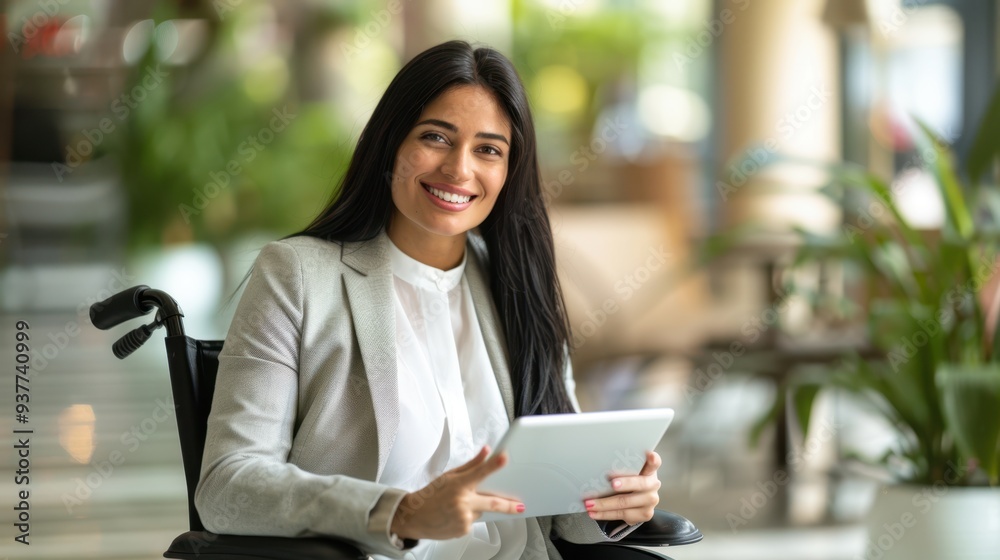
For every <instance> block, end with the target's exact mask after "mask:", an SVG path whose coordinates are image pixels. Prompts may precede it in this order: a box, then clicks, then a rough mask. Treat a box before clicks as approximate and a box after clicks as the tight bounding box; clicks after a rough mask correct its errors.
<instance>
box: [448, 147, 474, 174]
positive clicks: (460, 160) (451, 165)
mask: <svg viewBox="0 0 1000 560" xmlns="http://www.w3.org/2000/svg"><path fill="white" fill-rule="evenodd" d="M470 157H471V156H470V154H469V153H468V152H467V150H465V149H464V148H458V147H457V148H455V149H454V150H452V151H451V152H449V154H448V155H447V157H445V159H444V161H443V162H441V172H442V173H444V174H445V175H447V176H448V177H451V178H452V179H455V180H456V181H464V180H466V179H468V178H469V175H470V174H471V172H472V171H471V165H472V162H471V161H470Z"/></svg>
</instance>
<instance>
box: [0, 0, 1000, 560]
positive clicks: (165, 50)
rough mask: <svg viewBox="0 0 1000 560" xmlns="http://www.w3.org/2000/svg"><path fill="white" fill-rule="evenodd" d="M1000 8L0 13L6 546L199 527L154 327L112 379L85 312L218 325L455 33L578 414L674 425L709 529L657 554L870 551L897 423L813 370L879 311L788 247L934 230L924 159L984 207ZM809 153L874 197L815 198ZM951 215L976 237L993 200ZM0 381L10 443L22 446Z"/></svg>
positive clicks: (932, 194) (673, 471)
mask: <svg viewBox="0 0 1000 560" xmlns="http://www.w3.org/2000/svg"><path fill="white" fill-rule="evenodd" d="M998 4H1000V3H998V2H996V1H994V0H867V1H865V0H794V1H792V0H496V1H490V2H473V1H471V0H392V1H390V2H385V1H382V0H361V1H342V0H303V1H291V0H289V1H279V0H270V1H268V0H161V1H153V0H148V1H147V0H129V1H126V0H7V1H5V2H0V6H2V10H0V23H2V25H3V32H4V37H5V40H4V41H3V50H2V60H0V84H2V87H0V203H2V206H3V212H2V214H0V220H2V226H0V265H2V269H0V332H2V333H3V335H2V338H3V342H2V343H0V356H2V358H0V362H3V363H5V364H8V365H9V364H11V363H12V362H14V361H15V357H14V354H15V353H14V347H15V346H14V345H15V331H16V326H15V325H16V323H17V321H21V320H23V321H26V322H28V323H29V324H30V332H31V333H32V341H33V344H34V345H33V354H32V358H31V364H30V365H31V366H32V369H31V382H30V383H31V397H32V400H31V403H32V406H31V417H30V418H31V419H30V427H31V428H32V429H34V435H33V436H32V447H31V497H32V502H31V504H32V510H31V520H32V522H33V525H32V527H31V529H32V531H31V536H30V539H31V543H32V545H31V546H30V548H29V547H25V546H23V545H20V544H18V543H16V542H14V536H15V534H16V533H15V529H14V528H13V527H12V524H11V523H9V522H7V521H5V522H4V523H3V526H4V527H5V529H4V530H3V541H2V543H0V556H4V557H9V558H32V559H65V558H104V559H111V558H114V559H152V558H158V557H160V555H161V553H162V551H163V550H165V549H166V546H167V545H168V544H169V542H170V540H171V539H172V538H173V537H174V536H176V535H177V534H178V533H180V532H182V531H184V530H186V523H187V517H186V509H185V508H186V501H185V491H184V478H183V473H182V470H181V462H180V450H179V445H178V442H177V431H176V424H175V419H174V417H173V414H172V408H171V407H170V403H171V402H172V401H171V400H170V387H169V380H168V376H167V370H166V359H165V354H164V350H163V346H162V343H161V342H160V341H159V338H158V337H159V336H160V335H159V333H158V334H157V335H154V340H153V341H152V342H151V343H149V344H147V345H146V346H145V347H143V348H142V349H140V350H139V351H138V352H136V353H135V354H134V355H133V356H131V357H130V358H129V359H128V360H124V361H119V360H117V359H115V358H114V356H113V355H112V354H111V350H110V345H111V343H112V342H114V341H115V340H116V339H117V338H118V337H119V336H121V335H122V334H124V333H125V332H127V330H129V329H130V328H132V327H134V326H135V325H128V326H122V327H121V328H118V329H114V330H112V331H110V332H104V331H99V330H97V329H96V328H94V327H93V325H91V323H90V320H89V317H88V314H87V313H88V307H89V305H90V304H92V303H94V302H96V301H99V300H102V299H104V298H106V297H108V296H109V295H110V294H112V293H115V292H117V291H119V290H121V289H123V288H125V287H129V286H132V285H136V284H147V285H150V286H153V287H156V288H159V289H162V290H164V291H166V292H167V293H169V294H171V295H172V296H173V297H174V298H175V299H176V300H177V301H178V302H179V303H180V305H181V306H182V308H183V310H184V312H185V324H186V326H187V332H188V334H190V335H192V336H194V337H197V338H204V339H221V338H224V337H225V333H226V330H227V328H228V325H229V322H230V320H231V317H232V312H233V310H234V308H235V305H232V304H231V305H226V303H225V300H226V299H227V298H228V296H229V295H230V294H232V293H233V291H234V290H235V289H236V287H237V284H238V283H239V281H240V280H241V279H242V278H243V275H244V274H245V272H246V271H247V269H248V267H249V266H250V264H251V263H252V262H253V259H254V257H255V256H256V252H257V251H258V250H259V249H260V247H261V246H263V244H265V243H266V242H267V241H270V240H273V239H276V238H278V237H281V236H284V235H286V234H288V233H290V232H292V231H297V230H299V229H301V228H302V227H303V226H304V225H305V224H307V223H308V222H309V221H310V219H311V218H312V217H313V216H314V215H315V214H316V213H317V212H318V211H319V210H320V209H321V208H322V207H323V205H324V204H325V203H326V201H327V200H328V199H329V198H330V197H331V196H332V195H333V194H334V193H335V188H336V185H337V181H338V179H339V178H340V176H341V174H342V173H343V171H344V170H345V169H346V165H347V162H348V159H349V157H350V154H351V151H352V149H353V146H354V144H355V142H356V139H357V137H358V135H359V134H360V131H361V130H362V128H363V126H364V124H365V123H366V122H367V119H368V116H369V115H370V113H371V111H372V109H373V108H374V106H375V103H376V102H377V100H378V99H379V97H380V95H381V93H382V91H383V90H384V88H385V87H386V86H387V84H388V83H389V81H390V79H391V78H392V76H393V75H394V74H395V73H396V71H397V70H398V69H399V68H400V67H401V66H402V64H404V63H405V61H407V60H408V59H409V58H411V57H412V56H414V55H415V54H416V53H418V52H420V51H422V50H424V49H425V48H427V47H430V46H432V45H434V44H437V43H439V42H442V41H444V40H448V39H452V38H462V39H466V40H469V41H472V42H479V43H483V44H487V45H490V46H493V47H495V48H497V49H499V50H501V51H502V52H504V53H505V54H506V55H508V56H509V57H510V58H511V59H512V60H513V61H514V62H515V64H516V66H517V68H518V70H519V72H520V74H521V77H522V80H523V81H524V83H525V85H526V87H527V89H528V92H529V94H530V100H531V103H532V110H533V112H534V117H535V119H536V126H537V130H538V134H539V149H540V157H541V162H542V174H543V179H544V189H545V192H546V196H547V197H548V199H549V207H550V213H551V219H552V224H553V228H554V232H555V236H556V245H557V249H556V250H557V256H558V261H559V267H560V275H561V279H562V282H563V289H564V292H565V297H566V299H567V304H568V306H569V311H570V318H571V323H572V325H573V328H574V354H573V363H574V369H575V375H576V378H577V384H578V396H579V399H580V401H581V403H582V405H583V408H584V409H585V410H610V409H624V408H641V407H672V408H674V409H675V410H676V411H677V415H676V419H675V421H674V423H673V425H672V426H671V428H670V429H669V431H668V433H667V435H666V436H665V438H664V440H663V441H662V442H661V445H660V448H659V449H658V451H659V452H660V454H661V456H662V457H663V459H664V464H663V467H662V468H661V469H660V471H659V477H660V479H661V481H662V482H663V488H662V496H661V507H664V508H667V509H670V510H673V511H676V512H679V513H681V514H683V515H685V516H686V517H688V518H689V519H691V520H692V521H694V522H695V523H696V524H697V525H698V526H699V527H700V528H701V529H702V531H703V532H704V533H705V534H706V539H705V541H703V542H702V543H700V544H697V545H693V546H690V547H685V548H680V549H676V550H673V549H672V550H671V554H672V555H673V556H674V557H675V558H677V559H678V560H683V559H709V558H712V559H716V558H718V559H721V558H741V559H755V558H768V559H776V558H797V559H801V558H814V559H842V558H844V559H846V558H861V557H862V554H864V551H865V549H866V546H869V547H870V545H871V542H872V541H871V536H870V534H868V533H866V529H865V518H866V515H867V513H868V511H869V508H870V507H871V504H872V502H873V499H874V498H875V496H876V495H877V494H878V489H879V488H880V487H881V486H880V484H881V483H882V482H884V481H886V480H890V479H899V478H900V477H902V478H903V479H907V474H909V475H913V472H912V471H907V470H906V465H903V468H902V471H900V470H899V469H896V470H893V469H892V467H893V464H891V461H890V464H888V465H886V462H885V461H883V462H882V468H876V467H877V464H878V459H879V458H883V459H884V458H886V457H889V458H890V459H891V457H890V456H891V455H892V453H893V451H894V450H895V451H899V445H898V444H899V442H900V440H901V438H902V440H904V441H905V440H906V439H907V438H908V437H912V436H913V434H909V433H907V431H906V429H905V427H904V428H900V427H899V425H898V422H894V421H893V419H892V418H891V417H889V418H888V419H887V417H886V415H885V414H880V413H879V410H878V409H877V407H872V406H867V405H866V401H865V399H864V398H861V396H859V395H858V394H856V392H852V391H849V390H838V389H837V388H835V387H828V386H827V385H826V384H825V383H824V382H822V380H823V379H825V378H824V377H823V376H824V375H833V374H831V373H830V371H831V368H833V369H836V368H837V367H840V366H842V365H844V364H845V363H846V360H848V359H849V358H852V357H853V359H855V360H858V359H861V360H863V359H864V358H865V357H866V356H868V355H870V354H871V353H872V352H874V353H875V354H878V349H879V348H883V349H884V348H887V346H884V345H883V346H880V345H879V344H878V343H877V342H878V341H877V340H875V338H877V337H874V336H873V334H874V335H877V334H878V333H877V332H876V333H873V332H872V328H871V323H870V322H869V321H868V318H869V315H870V314H871V313H870V312H871V309H872V304H873V301H875V299H874V296H873V294H879V293H884V292H879V291H878V289H875V290H874V291H873V290H871V289H868V288H866V286H867V287H869V288H870V280H871V279H872V276H871V275H868V274H866V272H870V271H866V269H864V268H863V267H862V268H861V269H859V268H857V267H853V266H851V263H850V262H848V261H849V259H847V258H846V257H845V258H839V257H838V258H834V257H831V256H830V255H829V254H826V255H825V256H823V257H816V258H813V259H810V260H807V261H806V260H804V259H803V258H802V252H801V250H802V248H803V247H804V246H809V247H815V246H816V245H817V243H818V242H817V241H816V240H817V239H830V238H839V239H840V240H841V241H843V239H844V238H845V236H846V237H847V238H849V240H850V241H851V244H849V245H845V246H848V247H855V248H857V247H864V246H866V244H868V245H867V246H869V247H872V246H876V245H878V246H881V245H879V243H880V242H879V241H878V239H880V238H878V236H877V232H878V230H879V227H881V226H879V224H882V223H884V222H885V220H886V219H887V217H890V216H892V217H894V218H893V219H895V220H898V221H903V222H905V223H907V224H909V225H910V226H912V231H917V232H918V233H919V235H922V236H929V237H930V238H940V237H941V236H943V235H944V233H942V232H946V231H951V230H950V226H949V225H948V224H950V223H951V221H950V220H954V219H955V215H954V213H953V212H951V210H952V209H953V208H954V201H953V200H952V199H949V198H948V195H947V193H948V192H952V191H947V190H946V191H942V190H941V188H939V187H940V186H941V185H945V186H948V185H950V183H949V182H948V181H946V180H943V179H942V175H941V174H940V173H939V172H940V169H938V168H935V167H933V166H928V165H922V163H921V162H925V161H927V160H928V157H927V156H928V154H930V155H931V156H934V154H938V155H937V156H934V158H930V159H934V161H932V162H931V163H934V162H938V163H940V162H941V161H954V162H955V166H956V167H958V168H961V169H960V170H959V171H956V173H957V175H958V176H959V179H960V181H961V183H962V185H964V187H963V186H962V185H959V187H958V188H959V190H960V191H962V192H968V187H970V185H971V186H972V187H976V192H985V193H987V194H989V193H990V192H992V191H993V190H995V185H996V179H995V178H996V174H995V172H994V171H995V168H993V167H990V166H987V170H986V172H983V173H980V174H978V175H976V176H970V175H969V174H967V173H965V172H964V171H963V170H964V167H963V166H962V165H961V164H962V162H965V161H968V160H969V159H970V158H972V159H975V156H976V153H977V150H978V151H981V150H982V149H981V148H977V147H976V146H977V143H976V138H977V131H979V129H980V128H981V127H980V124H981V123H982V122H984V119H986V118H987V114H988V109H989V107H990V103H991V99H992V98H993V95H994V88H995V85H996V82H997V75H998V62H997V53H998V52H1000V43H998V41H997V34H996V31H997V25H998V17H1000V14H998V12H1000V10H998ZM918 120H919V121H920V122H923V123H924V124H925V125H926V126H927V128H928V129H929V130H933V131H934V133H935V134H936V135H937V137H938V138H937V141H936V142H935V141H931V143H930V144H921V139H920V136H921V133H920V129H919V127H917V126H915V124H914V123H915V122H917V121H918ZM925 141H926V139H925ZM978 145H979V146H982V145H983V144H982V143H980V144H978ZM986 145H987V146H988V145H989V142H987V143H986ZM921 146H924V149H923V151H922V149H921ZM927 146H930V147H927ZM928 150H930V152H928ZM935 158H936V159H935ZM980 159H981V158H980ZM987 159H988V158H987ZM829 164H837V165H847V166H851V167H850V169H854V170H863V171H864V172H865V173H868V174H870V177H869V181H868V183H867V184H868V185H869V186H871V185H876V186H878V185H880V184H881V185H883V186H886V188H887V189H889V190H891V197H890V198H889V199H877V198H876V199H868V198H863V197H862V198H858V197H857V196H853V197H852V195H851V194H850V193H846V194H845V193H841V194H844V196H839V197H838V196H830V194H831V191H830V189H829V186H830V183H831V179H830V177H831V169H832V168H831V167H830V165H829ZM838 169H840V168H838ZM834 175H836V173H834ZM876 177H877V178H879V179H878V180H879V181H881V182H877V181H875V180H874V178H876ZM945 178H946V179H947V176H946V177H945ZM942 181H943V182H942ZM980 186H986V187H991V188H985V189H980V188H979V187H980ZM963 188H965V189H966V190H964V191H963V190H962V189H963ZM869 190H870V189H869ZM942 192H945V194H944V195H942ZM968 196H969V202H968V204H967V205H966V206H967V207H968V208H967V209H968V210H969V211H970V213H971V214H972V215H973V218H974V221H975V219H976V214H977V212H976V210H975V209H976V208H980V207H983V208H986V207H990V208H992V206H989V205H990V204H994V203H995V201H993V200H992V198H989V197H988V196H986V195H984V196H985V198H982V199H981V198H973V197H972V196H971V195H968ZM977 196H979V195H977ZM879 200H881V202H879ZM976 223H977V224H978V221H976ZM959 229H961V228H959ZM908 231H909V230H908ZM873 232H874V233H873ZM873 235H874V236H875V240H872V236H873ZM852 236H858V239H857V240H856V239H855V237H852ZM935 236H937V237H935ZM855 241H856V242H855ZM865 255H867V253H865ZM865 255H862V257H864V256H865ZM854 256H857V255H854ZM870 260H871V259H869V261H870ZM879 270H882V269H879ZM904 276H905V275H904ZM987 276H988V275H987ZM983 285H985V281H984V282H980V284H979V286H977V288H978V287H980V286H983ZM237 298H238V294H237ZM907 332H908V331H907ZM977 332H978V331H977ZM897 340H898V339H897ZM917 345H918V346H919V345H920V343H919V342H917ZM873 347H874V350H873ZM886 355H887V354H886V352H884V351H883V352H882V357H883V358H885V357H886ZM907 357H908V358H909V355H907ZM889 358H890V360H891V355H890V356H889ZM803 377H804V378H807V379H816V378H818V379H820V380H821V381H820V382H817V383H812V384H808V383H807V384H805V385H801V384H800V385H796V386H795V387H792V386H791V385H790V382H791V380H793V379H800V378H803ZM7 384H8V385H9V386H10V387H8V388H7V389H5V390H4V391H3V392H2V397H0V399H2V402H3V409H4V413H3V414H2V417H3V420H2V421H0V425H2V426H4V427H5V428H6V427H8V426H10V427H11V428H12V429H13V428H18V427H23V426H17V425H16V424H15V423H14V420H13V416H14V415H13V413H11V414H8V413H7V411H13V410H14V406H15V405H14V389H13V381H9V382H8V383H7ZM932 385H933V384H932ZM803 387H805V390H802V388H803ZM821 389H822V390H821ZM889 400H891V399H889ZM935 402H936V401H935ZM935 406H936V405H935ZM897 408H899V407H897ZM932 408H933V407H932ZM935 410H936V409H935ZM808 418H811V424H808V425H807V424H806V420H807V419H808ZM990 422H993V420H990ZM894 426H895V427H894ZM4 433H10V431H9V430H8V429H4ZM901 433H902V435H901ZM5 437H6V436H5ZM918 439H919V436H918ZM5 447H6V448H7V449H8V450H7V451H5V452H4V453H3V456H2V459H0V464H2V465H3V468H4V470H5V473H11V472H13V471H14V470H15V469H16V464H17V457H16V455H15V454H14V453H13V452H12V451H10V447H9V446H8V445H7V444H6V443H5ZM904 451H905V450H904ZM954 453H955V454H956V455H955V456H956V457H957V456H958V455H957V454H958V453H959V452H958V451H955V452H954ZM904 455H905V453H904ZM112 456H114V457H117V458H122V461H121V462H120V463H119V464H116V465H110V464H109V459H110V458H111V457H112ZM865 459H867V460H865ZM872 463H875V464H876V467H871V466H869V465H870V464H872ZM887 466H888V469H887V468H886V467H887ZM897 466H898V465H897ZM924 466H925V467H926V465H924ZM915 468H916V469H917V470H918V471H919V470H920V468H921V466H920V465H919V464H918V465H917V466H916V467H915ZM887 472H888V473H889V474H886V473H887ZM900 472H902V475H900ZM917 474H919V472H918V473H917ZM12 478H13V477H8V476H6V475H5V476H4V482H3V483H2V487H3V503H4V504H9V503H12V502H11V501H10V500H12V499H13V497H14V495H15V493H16V492H15V486H14V484H13V480H12ZM913 478H919V477H918V476H911V477H910V479H913ZM993 491H994V492H996V489H995V488H994V489H993ZM992 498H995V499H997V500H1000V494H996V493H994V494H992V495H991V499H992ZM9 507H10V506H5V511H8V512H10V511H11V510H10V509H7V508H9ZM8 515H9V514H8ZM4 519H7V517H6V516H5V517H4ZM872 557H874V556H872ZM984 557H985V556H984Z"/></svg>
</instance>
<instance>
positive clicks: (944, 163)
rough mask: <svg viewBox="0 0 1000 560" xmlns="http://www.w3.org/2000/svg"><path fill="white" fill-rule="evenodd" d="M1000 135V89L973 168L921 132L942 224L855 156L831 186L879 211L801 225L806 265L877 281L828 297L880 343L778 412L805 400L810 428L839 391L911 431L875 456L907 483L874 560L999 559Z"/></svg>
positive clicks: (874, 546) (807, 384)
mask: <svg viewBox="0 0 1000 560" xmlns="http://www.w3.org/2000/svg"><path fill="white" fill-rule="evenodd" d="M998 135H1000V90H998V92H997V94H995V95H994V98H993V101H992V103H991V106H990V108H989V110H988V112H987V115H986V117H985V118H984V120H983V122H982V123H981V125H980V128H979V131H978V134H977V136H976V140H975V143H974V146H973V148H972V150H971V152H970V156H969V158H968V161H967V165H966V173H965V174H964V178H963V174H960V173H959V172H958V171H957V170H956V167H955V163H954V162H955V156H954V154H953V153H952V151H951V150H950V149H949V148H947V147H946V146H945V145H944V143H943V142H941V141H940V140H939V139H938V138H937V137H936V136H935V135H934V133H933V132H931V131H930V130H929V129H928V128H927V127H926V126H924V125H920V127H919V129H918V130H917V131H916V133H915V134H914V136H915V141H916V147H917V148H918V154H919V158H920V160H921V162H922V165H923V167H924V169H925V170H926V171H927V172H929V173H930V174H931V175H932V176H933V177H934V183H935V184H936V185H937V188H938V191H939V193H940V196H941V199H942V201H943V206H944V223H943V226H942V227H941V228H940V230H939V231H921V230H919V229H918V228H916V227H914V225H913V224H911V223H910V222H909V221H908V219H907V218H906V217H905V216H904V214H903V212H902V211H901V209H900V206H899V205H898V204H897V202H896V200H894V196H893V189H894V187H892V186H890V185H889V184H888V183H887V182H885V181H884V180H882V179H881V178H879V177H877V176H875V175H874V174H872V173H870V172H868V171H867V170H865V169H863V168H860V167H858V166H855V165H851V164H837V165H834V166H826V168H827V169H828V170H829V171H830V173H831V176H832V178H833V181H832V183H831V184H830V185H828V186H827V187H826V188H824V189H823V192H824V193H825V194H826V195H828V196H830V197H831V198H833V199H835V200H836V201H838V202H841V203H842V202H843V201H844V200H845V198H846V199H848V200H854V201H861V202H862V206H863V207H865V208H868V209H869V210H870V212H868V213H867V215H866V216H865V218H864V219H861V220H859V219H857V217H853V218H852V217H848V219H847V220H845V224H844V226H843V227H842V228H841V230H840V231H838V232H835V233H833V234H830V235H819V234H815V233H810V232H806V231H805V230H799V235H800V238H801V243H802V245H801V248H800V250H799V251H798V255H797V258H796V261H795V262H796V265H801V264H805V263H808V262H814V261H816V260H817V259H822V260H827V261H828V262H829V260H831V259H832V260H835V261H838V262H841V263H843V264H844V266H845V267H846V268H847V270H849V271H851V272H852V273H853V274H854V276H855V278H856V279H857V281H858V284H860V285H861V286H863V290H864V292H866V293H867V298H866V299H867V302H866V303H865V304H863V305H857V302H853V301H848V302H846V303H847V304H848V305H846V307H845V305H844V304H845V302H844V301H833V302H831V301H830V300H829V299H826V300H821V299H817V300H816V301H824V303H823V305H831V304H834V305H835V306H836V308H837V309H841V310H843V309H845V308H847V309H851V308H853V313H848V315H850V316H852V317H849V318H854V319H859V320H861V321H864V323H865V325H866V332H867V339H868V341H869V343H870V346H871V350H872V352H869V353H866V354H865V355H864V356H862V355H861V354H860V353H854V354H852V355H846V356H844V360H843V361H841V362H840V363H838V364H837V365H836V366H835V367H833V368H828V369H827V370H825V371H823V372H821V373H816V372H815V371H814V372H812V373H808V374H803V375H799V376H797V377H792V378H791V380H790V381H789V383H788V385H787V387H785V388H784V390H782V391H779V395H780V396H779V398H778V399H777V400H776V403H775V409H774V410H778V409H780V408H782V407H785V406H787V405H788V404H790V403H788V402H787V400H791V401H792V402H791V404H792V405H793V406H792V407H791V408H792V409H793V410H794V411H795V416H796V419H797V422H798V424H799V427H800V432H801V434H802V435H803V436H805V435H806V434H807V433H808V429H809V418H810V416H811V412H812V408H813V406H812V405H813V402H814V401H815V399H816V396H817V394H819V393H820V392H822V391H823V390H826V389H828V388H839V389H841V390H846V391H847V392H849V393H851V394H854V395H856V396H858V397H860V399H861V400H862V401H864V402H866V403H868V404H870V405H871V406H872V407H873V408H874V409H875V410H876V411H878V412H879V413H880V414H881V415H882V416H883V417H884V418H885V420H886V421H887V422H888V423H889V424H891V425H892V426H893V427H894V428H896V430H897V431H898V433H899V438H898V440H897V443H896V444H895V445H894V446H893V447H892V448H891V449H889V450H888V452H887V453H886V454H885V455H884V456H883V457H881V458H879V459H875V460H873V461H872V462H873V463H875V464H877V465H879V466H880V467H882V468H883V469H884V470H885V472H887V473H888V474H889V475H890V477H891V478H892V480H894V481H895V483H893V484H889V485H886V486H884V487H882V488H881V489H880V490H879V492H878V493H877V496H876V499H875V503H874V504H873V507H872V510H871V512H870V514H869V518H868V526H869V536H868V539H867V541H866V543H865V544H866V545H865V551H864V555H863V556H862V557H863V558H879V559H882V560H893V559H897V558H907V559H909V558H949V559H956V558H963V559H964V558H985V557H986V556H982V554H983V553H984V551H987V550H992V551H994V552H993V554H995V553H996V551H1000V329H997V328H996V325H997V321H998V312H1000V299H998V298H1000V288H998V280H1000V261H998V259H997V256H998V250H997V249H998V244H1000V195H998V193H997V192H996V186H995V185H994V184H991V185H990V186H989V188H986V183H983V182H981V181H980V178H981V177H983V176H984V175H986V176H992V173H989V174H988V173H987V172H992V171H993V169H994V168H993V165H994V161H995V156H996V155H997V152H998V150H1000V142H998ZM851 197H853V198H851ZM876 209H878V210H877V211H876ZM789 289H790V290H792V291H795V289H796V287H795V286H789ZM772 416H773V415H772ZM762 425H763V422H762ZM847 444H848V445H849V444H850V442H847Z"/></svg>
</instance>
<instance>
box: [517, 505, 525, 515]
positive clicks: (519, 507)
mask: <svg viewBox="0 0 1000 560" xmlns="http://www.w3.org/2000/svg"><path fill="white" fill-rule="evenodd" d="M517 513H524V504H517Z"/></svg>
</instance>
